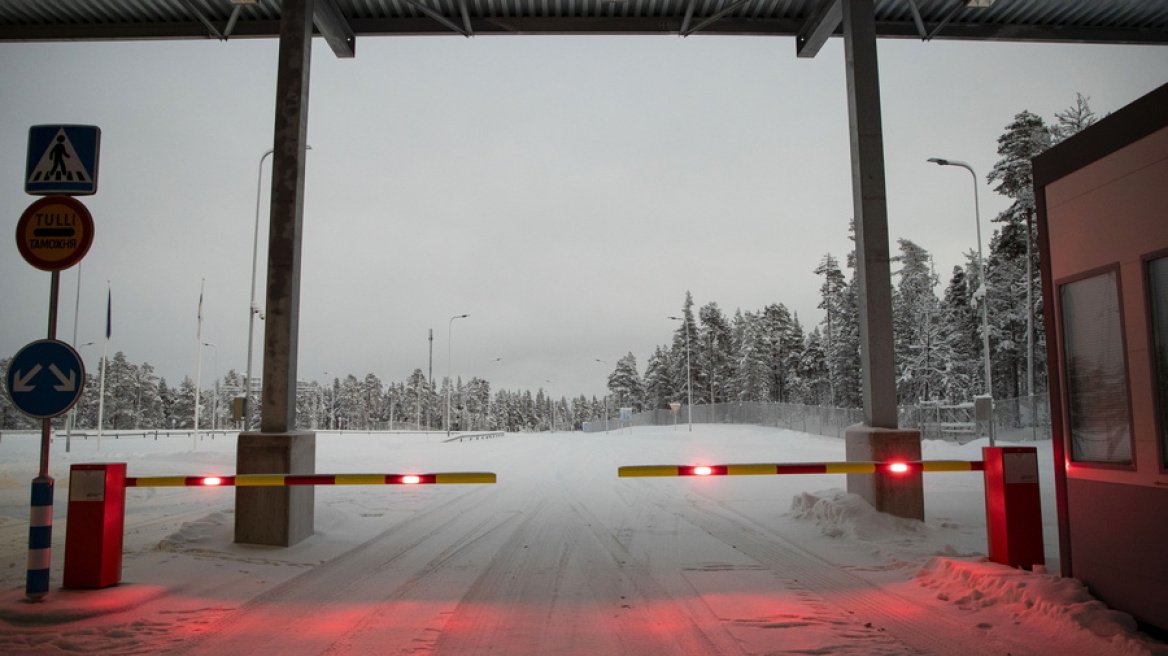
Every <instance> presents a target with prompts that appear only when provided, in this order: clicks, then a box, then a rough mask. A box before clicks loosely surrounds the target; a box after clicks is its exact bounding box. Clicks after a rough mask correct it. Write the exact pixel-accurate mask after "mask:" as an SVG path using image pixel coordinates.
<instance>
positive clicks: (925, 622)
mask: <svg viewBox="0 0 1168 656" xmlns="http://www.w3.org/2000/svg"><path fill="white" fill-rule="evenodd" d="M657 503H660V502H659V501H658V502H657ZM662 507H663V508H664V507H665V506H664V505H662ZM676 508H677V512H678V514H679V515H680V516H681V517H682V518H684V519H685V520H686V521H688V522H690V523H692V524H694V525H695V526H697V527H699V528H701V529H702V530H703V531H705V532H706V533H708V534H710V535H711V536H713V537H715V538H717V539H719V540H721V541H723V542H725V543H726V544H730V545H732V546H733V547H734V548H735V549H736V550H738V551H739V552H741V553H743V554H745V555H747V556H749V557H750V558H752V559H754V560H755V561H757V562H759V563H761V564H762V565H764V566H766V567H767V568H769V569H771V570H773V571H775V572H779V573H781V574H782V576H783V577H784V578H786V579H787V580H788V581H789V582H790V585H791V589H794V590H803V591H805V592H804V594H805V595H807V596H809V597H811V596H813V597H815V598H816V599H818V600H821V601H822V602H823V603H826V604H830V605H832V606H834V607H836V608H838V609H839V610H841V611H843V613H845V614H846V615H845V616H844V617H848V618H850V619H851V620H853V621H856V620H858V621H861V622H863V625H864V626H865V627H869V626H870V627H873V628H876V629H877V630H878V631H880V632H882V633H884V634H887V635H888V636H889V637H890V638H893V639H895V640H896V641H897V642H899V643H901V644H903V645H904V646H905V647H908V648H909V649H911V650H913V651H914V652H915V653H920V654H929V655H933V656H965V655H967V654H969V653H970V650H971V645H977V653H979V654H987V655H988V654H1001V655H1002V656H1005V655H1007V654H1009V655H1011V656H1027V655H1033V656H1044V655H1045V654H1050V653H1075V651H1076V650H1077V649H1078V646H1077V645H1076V644H1075V643H1074V642H1071V641H1065V642H1066V644H1048V645H1046V646H1044V648H1043V650H1042V651H1041V652H1036V651H1034V650H1033V649H1032V648H1031V647H1029V646H1027V645H1025V644H1021V643H1017V642H1015V641H1013V640H1010V639H1008V638H1005V637H1003V636H996V635H993V634H991V633H989V632H987V630H986V629H983V628H979V627H976V626H971V625H968V624H964V623H962V622H959V621H956V620H954V619H952V618H950V617H949V616H947V615H945V614H944V613H941V612H940V611H938V610H937V609H935V608H932V607H930V606H927V605H922V604H919V603H917V602H915V601H912V600H910V599H907V598H905V597H902V596H900V595H897V594H895V593H892V592H889V591H887V590H885V589H884V588H882V587H879V586H877V585H874V584H872V583H870V582H868V581H866V580H865V579H863V578H861V577H859V576H857V575H855V574H852V573H850V572H847V571H845V570H843V569H841V568H840V567H838V566H837V565H835V564H833V563H831V562H829V561H827V560H825V559H823V558H820V557H819V556H817V555H815V554H813V553H810V552H808V551H807V550H805V549H804V548H802V547H800V546H798V545H797V544H795V543H793V542H791V541H789V540H787V539H786V538H784V537H782V536H781V535H778V534H777V533H775V532H773V531H771V530H769V529H768V528H766V527H765V526H763V525H761V524H759V523H758V522H757V521H756V520H754V519H752V518H750V517H748V516H746V515H744V514H742V513H740V512H738V511H737V510H735V509H734V508H733V507H732V506H730V505H729V504H727V503H725V502H723V501H720V500H717V499H713V498H711V497H709V496H707V495H705V494H702V493H700V492H698V493H691V496H690V497H689V503H688V504H685V505H679V506H676ZM851 637H853V638H859V637H860V636H851ZM1056 642H1059V641H1056ZM828 653H836V652H828ZM841 653H842V652H841Z"/></svg>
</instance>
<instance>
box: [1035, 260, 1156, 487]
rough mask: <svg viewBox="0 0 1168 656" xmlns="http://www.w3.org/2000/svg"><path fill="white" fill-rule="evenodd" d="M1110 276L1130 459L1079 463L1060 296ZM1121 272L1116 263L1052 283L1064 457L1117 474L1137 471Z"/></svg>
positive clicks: (1064, 311) (1064, 317) (1065, 325)
mask: <svg viewBox="0 0 1168 656" xmlns="http://www.w3.org/2000/svg"><path fill="white" fill-rule="evenodd" d="M1107 274H1113V275H1114V280H1115V300H1116V304H1117V306H1118V311H1119V339H1120V351H1121V353H1122V361H1123V372H1124V375H1123V389H1124V394H1125V395H1126V397H1125V398H1126V403H1125V408H1124V409H1125V418H1126V420H1127V440H1128V449H1129V453H1130V458H1129V459H1128V460H1122V461H1108V460H1082V459H1079V458H1078V457H1077V456H1076V451H1077V449H1076V447H1075V442H1074V436H1073V429H1074V424H1073V422H1072V420H1071V417H1072V407H1071V397H1072V392H1073V381H1072V377H1071V372H1070V369H1069V367H1068V362H1067V321H1066V319H1067V317H1066V309H1065V308H1064V306H1063V293H1064V289H1065V288H1066V286H1067V285H1072V284H1074V283H1077V282H1082V281H1084V280H1089V279H1091V278H1096V277H1099V276H1103V275H1107ZM1123 282H1124V281H1123V271H1122V267H1121V266H1120V264H1119V262H1113V263H1111V264H1107V265H1104V266H1101V267H1096V268H1094V269H1088V270H1086V271H1080V272H1078V273H1076V274H1074V275H1070V276H1067V277H1065V278H1062V279H1060V280H1057V281H1055V284H1054V291H1055V297H1056V299H1057V300H1056V302H1057V303H1058V314H1057V319H1058V329H1059V336H1058V337H1059V349H1058V366H1059V371H1060V372H1061V375H1062V380H1063V384H1062V386H1061V387H1062V390H1061V394H1062V399H1061V401H1062V403H1061V406H1062V413H1063V426H1064V430H1063V433H1064V434H1063V435H1062V440H1063V444H1064V446H1065V449H1066V451H1065V453H1066V458H1067V461H1068V462H1069V463H1070V464H1072V465H1073V466H1075V467H1087V468H1095V469H1109V470H1120V471H1136V469H1137V462H1136V458H1137V449H1136V435H1135V422H1134V417H1135V414H1134V412H1133V411H1132V384H1131V366H1130V364H1131V363H1130V362H1129V352H1128V346H1127V325H1126V318H1127V314H1126V312H1125V309H1124V303H1123V288H1124V285H1123Z"/></svg>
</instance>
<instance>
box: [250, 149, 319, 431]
mask: <svg viewBox="0 0 1168 656" xmlns="http://www.w3.org/2000/svg"><path fill="white" fill-rule="evenodd" d="M304 149H305V150H312V146H307V145H306V146H305V147H304ZM273 152H275V150H268V151H266V152H265V153H264V154H263V155H260V165H259V173H258V174H257V175H256V211H255V235H254V237H253V238H252V244H251V305H249V306H248V309H247V383H246V385H245V386H244V387H245V391H244V394H243V421H244V430H251V426H252V423H251V354H252V344H253V342H254V341H255V317H256V315H257V314H258V315H260V319H263V318H264V313H263V312H260V308H259V306H257V305H256V268H257V266H258V260H259V250H260V197H261V195H262V193H263V186H264V160H265V159H267V157H268V155H271V154H272V153H273Z"/></svg>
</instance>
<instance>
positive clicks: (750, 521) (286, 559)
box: [0, 425, 1168, 656]
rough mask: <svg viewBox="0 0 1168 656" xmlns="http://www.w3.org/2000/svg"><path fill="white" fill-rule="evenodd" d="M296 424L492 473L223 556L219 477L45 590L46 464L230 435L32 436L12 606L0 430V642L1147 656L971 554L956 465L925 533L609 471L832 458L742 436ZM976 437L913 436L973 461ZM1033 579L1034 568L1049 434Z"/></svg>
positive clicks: (1081, 608) (338, 514)
mask: <svg viewBox="0 0 1168 656" xmlns="http://www.w3.org/2000/svg"><path fill="white" fill-rule="evenodd" d="M444 437H445V436H444V435H441V436H438V435H421V434H375V435H363V434H344V435H338V434H331V433H322V434H320V435H319V436H318V447H317V471H318V472H320V473H375V472H376V473H411V472H439V471H484V470H485V471H494V472H497V473H498V475H499V482H498V484H496V485H428V486H409V487H407V486H369V487H350V486H346V487H332V488H329V487H320V488H317V492H316V495H317V496H316V534H315V535H314V536H312V537H311V538H309V539H307V540H305V541H304V542H302V543H300V544H298V545H296V546H294V547H291V548H287V549H284V548H274V547H257V546H245V545H237V544H233V543H232V523H233V521H234V520H233V514H232V513H233V510H232V502H233V498H234V492H233V491H232V490H231V489H228V488H219V489H205V488H153V489H130V490H129V491H128V492H127V502H126V530H125V547H124V559H123V563H124V572H123V582H122V584H121V585H119V586H117V587H114V588H109V589H105V590H62V589H60V588H59V586H60V580H61V567H62V562H63V557H64V539H65V532H66V530H67V526H68V518H67V517H66V512H65V511H66V509H67V499H68V492H67V485H68V468H69V465H70V464H71V463H81V462H127V463H129V475H131V476H161V475H175V474H185V475H196V474H231V473H234V440H233V439H231V438H223V437H220V438H217V439H214V440H211V439H203V440H201V441H199V442H198V444H197V448H196V449H194V450H192V440H191V439H190V438H189V437H188V438H178V437H172V438H159V439H158V440H154V439H152V438H145V439H144V438H142V437H135V438H130V439H119V440H114V439H111V438H110V437H109V436H106V438H105V440H104V441H103V443H102V445H101V449H100V450H98V448H97V444H96V441H95V440H92V439H90V440H87V441H76V440H75V441H74V442H73V445H72V451H71V453H68V454H66V453H64V445H63V441H62V440H60V439H57V440H55V441H54V451H53V455H52V475H53V476H54V477H55V478H56V479H57V491H56V499H57V504H56V518H55V531H54V553H53V560H54V570H53V590H52V592H51V593H50V595H49V597H48V599H47V600H46V601H45V602H43V603H39V604H31V603H27V602H25V601H24V600H23V590H24V576H25V558H26V554H27V549H26V545H27V531H28V512H29V511H28V498H29V481H30V480H31V479H32V478H33V476H35V474H36V468H37V465H36V463H37V462H38V448H39V446H38V442H39V436H35V435H21V434H7V435H4V436H3V438H2V439H0V653H3V654H6V655H11V656H18V655H23V654H38V655H41V654H70V653H99V654H256V655H263V654H278V655H280V656H300V655H309V654H313V655H315V654H327V655H329V656H342V655H345V654H370V653H378V654H458V655H459V656H463V655H474V654H486V653H494V654H541V655H542V654H590V655H600V654H636V655H638V656H640V655H646V654H648V655H651V654H822V655H835V654H875V655H881V654H906V653H908V654H944V655H948V654H954V655H956V654H962V655H969V654H1000V655H1005V654H1011V655H1013V656H1022V655H1025V654H1059V655H1060V656H1067V655H1072V654H1092V655H1095V654H1098V655H1110V654H1116V655H1119V654H1157V655H1161V654H1168V648H1166V647H1165V646H1164V645H1161V644H1158V643H1152V642H1150V641H1148V640H1146V639H1145V638H1143V637H1141V636H1140V635H1139V634H1137V633H1136V632H1135V628H1134V623H1133V622H1132V621H1131V619H1130V618H1129V617H1128V616H1126V615H1124V614H1122V613H1118V612H1115V611H1111V610H1108V609H1107V608H1105V607H1104V606H1103V605H1102V604H1101V603H1099V602H1098V601H1095V600H1093V599H1092V598H1091V597H1090V596H1089V595H1088V594H1087V592H1086V591H1085V590H1084V588H1083V587H1082V586H1081V585H1080V584H1079V583H1078V582H1076V581H1074V580H1069V579H1062V578H1060V577H1058V576H1056V575H1054V574H1050V573H1047V572H1044V571H1036V572H1025V571H1020V570H1012V569H1009V568H1005V567H1001V566H998V565H994V564H992V563H988V562H986V561H985V559H984V558H983V557H982V556H983V554H984V553H985V551H986V547H985V518H984V509H983V499H982V494H983V491H982V485H981V476H980V474H977V473H970V472H966V473H930V474H926V475H925V485H926V513H927V521H926V522H924V523H920V522H915V521H908V520H902V519H897V518H893V517H889V516H885V515H880V514H877V513H875V512H874V511H873V510H872V509H871V507H870V506H867V505H866V504H865V503H863V502H861V501H860V500H858V499H857V498H856V497H853V496H851V495H848V494H846V493H845V492H844V491H843V488H844V487H845V482H844V479H843V477H842V476H838V475H804V476H781V477H780V476H748V477H720V478H702V479H693V478H684V479H678V478H655V479H619V478H617V476H616V469H617V467H618V466H619V465H636V464H686V463H703V462H704V463H737V462H800V461H803V462H817V461H838V460H843V459H844V458H843V452H844V448H843V443H842V441H841V440H838V439H833V438H827V437H819V436H811V435H805V434H801V433H795V432H791V431H784V430H778V429H773V428H762V427H752V426H711V425H696V426H694V428H693V432H692V433H690V432H688V431H687V430H686V427H685V426H680V427H678V428H677V429H676V430H675V429H674V428H672V427H668V428H638V429H632V430H626V431H625V432H624V433H618V432H616V431H613V432H612V433H609V434H603V433H601V434H591V435H582V434H580V433H572V434H566V433H560V434H551V435H548V434H542V435H530V434H508V435H506V436H504V437H502V438H497V439H490V440H481V441H471V442H463V443H451V444H445V443H442V442H441V439H442V438H444ZM980 446H981V445H980V444H978V443H973V444H968V445H964V446H957V445H953V444H948V443H931V442H930V443H926V444H925V445H924V453H925V457H926V458H927V459H965V460H978V459H980V457H981V453H980ZM1037 446H1038V448H1039V454H1040V460H1041V463H1042V473H1043V476H1044V509H1043V510H1044V513H1045V520H1046V526H1045V534H1046V541H1047V544H1046V554H1047V561H1048V567H1049V569H1050V570H1051V571H1057V570H1058V567H1057V562H1056V560H1055V559H1056V558H1057V548H1056V545H1055V537H1056V534H1055V530H1054V507H1053V501H1052V499H1051V489H1052V484H1051V480H1050V476H1049V473H1050V471H1051V465H1050V450H1049V447H1050V445H1049V443H1038V445H1037Z"/></svg>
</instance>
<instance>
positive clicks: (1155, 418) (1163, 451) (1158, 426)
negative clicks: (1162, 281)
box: [1140, 248, 1168, 474]
mask: <svg viewBox="0 0 1168 656" xmlns="http://www.w3.org/2000/svg"><path fill="white" fill-rule="evenodd" d="M1160 261H1162V262H1163V263H1164V264H1163V265H1162V266H1165V267H1168V248H1163V249H1160V250H1157V251H1152V252H1151V253H1145V254H1144V255H1143V256H1141V257H1140V265H1141V267H1140V271H1141V273H1142V275H1143V283H1144V305H1145V308H1146V312H1145V314H1146V315H1147V321H1148V360H1149V363H1148V371H1149V373H1150V374H1151V394H1152V405H1153V407H1154V411H1153V412H1152V426H1153V430H1154V431H1155V434H1156V451H1157V454H1158V456H1159V457H1158V458H1157V461H1158V463H1159V468H1160V473H1161V474H1164V473H1168V397H1165V398H1161V396H1160V389H1161V385H1163V386H1165V387H1168V367H1161V366H1160V360H1159V357H1158V354H1157V352H1156V349H1157V346H1158V344H1157V332H1156V304H1155V296H1154V295H1153V293H1152V292H1153V287H1152V263H1153V262H1160ZM1165 292H1166V293H1168V287H1166V288H1165ZM1164 329H1165V338H1166V342H1165V345H1164V346H1165V348H1168V324H1166V325H1165V326H1164ZM1161 381H1165V382H1164V383H1161Z"/></svg>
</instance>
